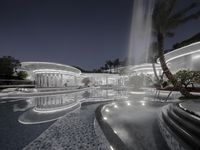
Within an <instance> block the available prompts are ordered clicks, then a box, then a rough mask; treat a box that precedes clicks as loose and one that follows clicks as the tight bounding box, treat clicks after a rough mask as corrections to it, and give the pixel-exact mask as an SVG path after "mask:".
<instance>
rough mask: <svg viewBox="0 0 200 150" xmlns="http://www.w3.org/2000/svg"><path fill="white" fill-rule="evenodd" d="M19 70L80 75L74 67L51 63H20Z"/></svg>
mask: <svg viewBox="0 0 200 150" xmlns="http://www.w3.org/2000/svg"><path fill="white" fill-rule="evenodd" d="M21 64H22V66H21V68H22V69H24V70H27V71H35V70H42V69H44V70H47V69H51V70H59V71H67V72H73V73H77V74H80V73H81V71H80V70H79V69H77V68H75V67H72V66H68V65H63V64H58V63H51V62H22V63H21Z"/></svg>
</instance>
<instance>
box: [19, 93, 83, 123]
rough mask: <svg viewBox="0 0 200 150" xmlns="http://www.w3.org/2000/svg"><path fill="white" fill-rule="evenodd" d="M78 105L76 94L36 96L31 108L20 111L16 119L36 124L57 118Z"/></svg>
mask: <svg viewBox="0 0 200 150" xmlns="http://www.w3.org/2000/svg"><path fill="white" fill-rule="evenodd" d="M79 107H80V103H79V102H78V101H77V94H75V93H74V94H67V95H53V96H49V97H36V98H34V99H33V104H32V108H31V109H28V110H27V111H25V112H24V113H22V114H21V115H20V116H19V118H18V121H19V122H20V123H22V124H38V123H45V122H50V121H54V120H57V119H58V118H60V117H62V116H64V115H66V114H67V113H69V112H71V111H73V110H75V109H77V108H79Z"/></svg>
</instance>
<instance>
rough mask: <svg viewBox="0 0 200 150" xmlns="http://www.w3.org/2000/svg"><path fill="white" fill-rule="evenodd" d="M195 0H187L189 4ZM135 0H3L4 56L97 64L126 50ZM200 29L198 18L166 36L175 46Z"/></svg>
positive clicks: (0, 37) (0, 36)
mask: <svg viewBox="0 0 200 150" xmlns="http://www.w3.org/2000/svg"><path fill="white" fill-rule="evenodd" d="M189 2H190V0H183V2H182V4H181V6H187V5H188V3H189ZM132 5H133V1H132V0H0V57H1V56H4V55H11V56H14V57H15V58H17V59H19V60H20V61H50V62H57V63H63V64H68V65H74V66H80V67H83V68H85V69H93V68H98V67H100V66H101V65H103V64H104V62H105V61H106V60H108V59H115V58H124V57H126V54H127V49H128V41H129V31H130V24H131V15H132ZM198 32H200V21H199V20H198V21H197V20H194V21H191V22H190V23H187V24H185V25H183V26H181V27H179V28H177V30H176V36H175V37H173V38H171V39H167V41H166V45H165V47H166V48H167V49H169V48H171V47H172V45H173V44H175V43H176V42H181V41H182V40H185V39H187V38H189V37H191V36H192V35H194V34H196V33H198Z"/></svg>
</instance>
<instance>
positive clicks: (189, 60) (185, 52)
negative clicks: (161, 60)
mask: <svg viewBox="0 0 200 150" xmlns="http://www.w3.org/2000/svg"><path fill="white" fill-rule="evenodd" d="M165 59H166V62H167V64H168V66H169V68H170V70H171V71H172V72H173V73H175V72H177V71H178V70H183V69H188V70H194V71H200V42H197V43H193V44H190V45H188V46H185V47H182V48H179V49H176V50H174V51H172V52H169V53H167V54H166V55H165Z"/></svg>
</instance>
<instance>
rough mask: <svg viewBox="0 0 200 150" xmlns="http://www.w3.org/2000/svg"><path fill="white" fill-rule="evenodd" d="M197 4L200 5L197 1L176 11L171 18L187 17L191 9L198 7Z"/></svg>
mask: <svg viewBox="0 0 200 150" xmlns="http://www.w3.org/2000/svg"><path fill="white" fill-rule="evenodd" d="M197 6H198V4H197V2H194V3H192V4H191V5H189V6H188V7H186V8H183V9H182V10H180V11H179V12H177V13H175V14H174V15H172V16H171V17H170V18H172V19H175V20H176V19H178V20H180V19H181V18H183V17H185V15H186V14H187V13H188V12H189V11H191V10H192V9H194V8H195V7H197Z"/></svg>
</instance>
